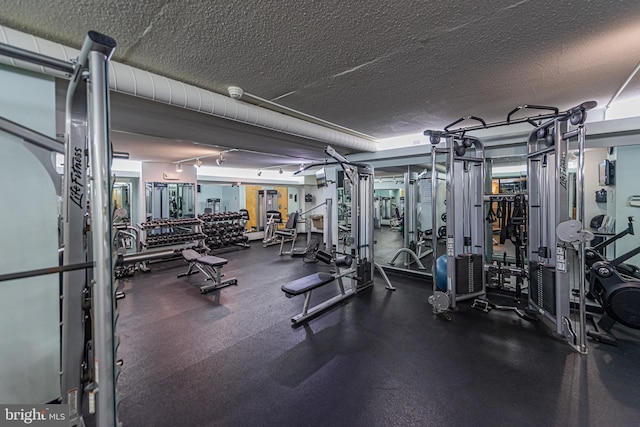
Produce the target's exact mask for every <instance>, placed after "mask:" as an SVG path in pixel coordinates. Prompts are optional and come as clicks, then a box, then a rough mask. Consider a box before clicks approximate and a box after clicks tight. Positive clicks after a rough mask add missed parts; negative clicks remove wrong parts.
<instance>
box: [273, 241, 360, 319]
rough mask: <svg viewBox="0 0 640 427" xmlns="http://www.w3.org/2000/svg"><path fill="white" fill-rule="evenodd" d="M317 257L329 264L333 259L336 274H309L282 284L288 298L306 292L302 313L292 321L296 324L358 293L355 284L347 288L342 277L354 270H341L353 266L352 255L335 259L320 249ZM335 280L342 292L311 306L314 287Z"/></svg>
mask: <svg viewBox="0 0 640 427" xmlns="http://www.w3.org/2000/svg"><path fill="white" fill-rule="evenodd" d="M317 258H318V259H319V260H320V261H322V262H324V263H326V264H329V263H330V262H331V261H333V264H334V266H335V268H336V274H335V275H333V274H329V273H313V274H310V275H308V276H305V277H301V278H299V279H296V280H294V281H293V282H289V283H285V284H284V285H282V291H283V292H284V293H285V295H286V296H287V298H292V297H294V296H297V295H302V294H304V305H303V306H302V313H300V314H298V315H296V316H293V317H292V318H291V322H292V323H293V324H294V325H297V324H299V323H302V322H304V321H305V320H307V319H309V318H310V317H313V316H315V315H316V314H318V313H320V312H321V311H323V310H326V309H328V308H329V307H332V306H334V305H335V304H337V303H339V302H340V301H342V300H344V299H345V298H348V297H350V296H351V295H353V294H355V293H356V287H355V285H353V284H352V285H351V287H350V288H349V289H346V290H345V287H344V284H343V283H342V277H343V276H345V275H347V274H350V273H351V272H352V271H351V270H349V271H347V272H345V273H341V272H340V267H350V266H351V261H352V260H351V257H350V256H348V255H347V256H342V257H338V258H337V259H334V258H332V257H331V254H328V253H326V252H323V251H318V254H317ZM335 281H337V282H338V287H339V288H340V293H339V294H338V295H336V296H334V297H333V298H330V299H328V300H326V301H324V302H322V303H320V304H318V305H316V306H314V307H311V308H309V303H310V302H311V292H312V291H313V290H314V289H317V288H320V287H322V286H324V285H328V284H329V283H333V282H335Z"/></svg>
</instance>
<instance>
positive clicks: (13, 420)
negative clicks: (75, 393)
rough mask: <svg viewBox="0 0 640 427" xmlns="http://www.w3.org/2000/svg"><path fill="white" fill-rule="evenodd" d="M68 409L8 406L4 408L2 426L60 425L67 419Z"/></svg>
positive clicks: (42, 406) (40, 406) (57, 406)
mask: <svg viewBox="0 0 640 427" xmlns="http://www.w3.org/2000/svg"><path fill="white" fill-rule="evenodd" d="M66 407H67V405H55V406H54V405H50V406H49V405H35V406H33V407H25V406H22V405H7V406H5V407H4V408H3V409H4V411H3V412H4V413H3V414H2V415H4V421H5V422H3V423H2V424H0V425H2V426H4V425H7V426H13V425H31V424H33V425H40V426H54V425H58V422H61V421H65V419H66V413H67V411H66V410H65V409H66Z"/></svg>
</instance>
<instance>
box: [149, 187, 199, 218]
mask: <svg viewBox="0 0 640 427" xmlns="http://www.w3.org/2000/svg"><path fill="white" fill-rule="evenodd" d="M145 206H146V209H147V212H146V215H145V217H146V220H147V221H150V220H152V219H162V218H194V217H195V213H196V211H195V186H194V185H193V184H191V183H181V182H178V183H167V182H147V183H145Z"/></svg>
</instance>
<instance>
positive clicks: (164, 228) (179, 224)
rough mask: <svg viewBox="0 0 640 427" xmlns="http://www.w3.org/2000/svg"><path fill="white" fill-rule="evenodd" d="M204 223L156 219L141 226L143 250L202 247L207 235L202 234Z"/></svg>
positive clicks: (199, 221) (181, 219)
mask: <svg viewBox="0 0 640 427" xmlns="http://www.w3.org/2000/svg"><path fill="white" fill-rule="evenodd" d="M202 224H203V223H202V221H201V220H199V219H197V218H179V219H154V220H151V221H148V222H143V223H142V224H140V229H141V239H140V240H141V244H142V249H143V251H144V250H148V249H153V248H161V247H167V246H182V247H183V249H186V248H187V247H189V248H191V247H196V246H201V245H202V242H203V241H204V240H205V239H206V238H207V235H206V234H204V233H203V232H202Z"/></svg>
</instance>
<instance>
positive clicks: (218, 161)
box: [216, 153, 226, 166]
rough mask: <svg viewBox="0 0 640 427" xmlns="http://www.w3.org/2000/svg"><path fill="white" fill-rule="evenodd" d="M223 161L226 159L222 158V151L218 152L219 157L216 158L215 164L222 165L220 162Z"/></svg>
mask: <svg viewBox="0 0 640 427" xmlns="http://www.w3.org/2000/svg"><path fill="white" fill-rule="evenodd" d="M225 161H226V159H224V158H223V157H222V153H220V157H219V158H217V159H216V164H217V165H218V166H222V164H223V163H224V162H225Z"/></svg>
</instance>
